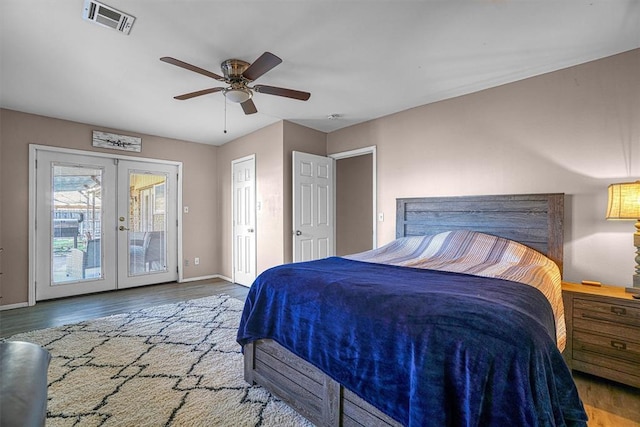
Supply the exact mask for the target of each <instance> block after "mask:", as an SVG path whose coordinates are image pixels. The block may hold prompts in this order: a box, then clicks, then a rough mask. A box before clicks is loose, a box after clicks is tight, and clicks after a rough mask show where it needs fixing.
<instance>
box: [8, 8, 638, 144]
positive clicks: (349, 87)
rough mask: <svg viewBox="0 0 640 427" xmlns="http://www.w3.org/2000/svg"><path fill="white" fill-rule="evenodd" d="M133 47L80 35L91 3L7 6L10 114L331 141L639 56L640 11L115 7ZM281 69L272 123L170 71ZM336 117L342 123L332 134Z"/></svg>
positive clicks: (266, 113) (181, 134)
mask: <svg viewBox="0 0 640 427" xmlns="http://www.w3.org/2000/svg"><path fill="white" fill-rule="evenodd" d="M103 3H105V4H107V5H109V6H111V7H114V8H116V9H118V10H121V11H122V12H125V13H127V14H130V15H133V16H135V17H136V21H135V23H134V25H133V28H132V30H131V33H130V35H128V36H127V35H123V34H121V33H119V32H117V31H115V30H111V29H107V28H104V27H101V26H98V25H95V24H92V23H89V22H87V21H85V20H83V19H82V9H83V0H64V1H62V0H57V1H53V0H1V1H0V43H1V45H0V49H1V50H0V105H1V106H2V107H4V108H8V109H12V110H18V111H24V112H28V113H34V114H41V115H45V116H50V117H56V118H62V119H67V120H73V121H78V122H82V123H89V124H93V125H96V126H102V127H110V128H115V129H119V130H123V131H130V132H140V133H146V134H151V135H160V136H164V137H170V138H177V139H182V140H187V141H193V142H200V143H205V144H214V145H221V144H224V143H225V142H228V141H230V140H233V139H235V138H238V137H239V136H242V135H245V134H248V133H250V132H253V131H255V130H257V129H260V128H262V127H264V126H267V125H269V124H271V123H274V122H276V121H278V120H281V119H284V120H289V121H292V122H295V123H299V124H301V125H304V126H308V127H310V128H314V129H317V130H320V131H324V132H330V131H333V130H337V129H340V128H343V127H346V126H350V125H353V124H356V123H360V122H363V121H367V120H371V119H374V118H377V117H381V116H385V115H388V114H392V113H395V112H398V111H402V110H405V109H408V108H412V107H416V106H419V105H424V104H428V103H432V102H436V101H439V100H443V99H447V98H451V97H455V96H459V95H463V94H467V93H471V92H475V91H478V90H482V89H486V88H489V87H494V86H497V85H501V84H504V83H508V82H512V81H516V80H520V79H524V78H527V77H531V76H534V75H538V74H542V73H546V72H550V71H554V70H558V69H562V68H566V67H569V66H572V65H576V64H580V63H584V62H587V61H592V60H595V59H599V58H603V57H606V56H610V55H614V54H616V53H620V52H624V51H628V50H631V49H635V48H638V47H640V1H638V0H589V1H575V0H563V1H560V0H536V1H533V0H532V1H516V0H504V1H499V0H495V1H488V0H487V1H480V0H477V1H453V0H443V1H397V0H396V1H323V0H306V1H305V0H298V1H268V0H262V1H239V0H235V1H215V0H208V1H204V0H201V1H198V0H173V1H169V0H155V1H154V0H104V1H103ZM265 51H270V52H273V53H274V54H276V55H278V56H279V57H281V58H282V59H283V63H282V64H280V65H279V66H277V67H276V68H274V69H273V70H271V71H269V72H268V73H267V74H265V75H263V76H262V77H261V78H259V79H258V80H257V81H256V84H265V85H271V86H281V87H285V88H290V89H297V90H303V91H307V92H311V99H310V100H309V101H306V102H303V101H297V100H292V99H287V98H281V97H276V96H272V95H267V94H260V93H258V94H255V96H254V102H255V104H256V106H257V108H258V113H257V114H253V115H250V116H245V115H244V113H243V112H242V109H241V107H240V106H239V105H237V104H232V103H228V104H227V113H226V126H227V129H228V133H226V134H225V133H223V130H224V128H225V99H224V96H223V95H222V94H221V93H214V94H210V95H206V96H201V97H198V98H193V99H190V100H186V101H178V100H175V99H173V96H175V95H180V94H184V93H187V92H193V91H196V90H200V89H205V88H210V87H214V86H219V83H218V82H217V81H215V80H213V79H210V78H208V77H205V76H203V75H200V74H196V73H194V72H191V71H187V70H184V69H181V68H179V67H176V66H173V65H169V64H166V63H164V62H161V61H160V60H159V58H160V57H162V56H171V57H174V58H177V59H180V60H182V61H185V62H188V63H190V64H193V65H196V66H198V67H201V68H204V69H207V70H210V71H212V72H214V73H216V74H222V71H221V70H220V63H221V62H222V61H223V60H225V59H229V58H238V59H242V60H245V61H248V62H252V61H253V60H254V59H256V58H257V57H259V56H260V55H261V54H262V53H263V52H265ZM329 114H339V115H340V117H339V118H338V119H335V120H329V119H328V118H327V116H328V115H329Z"/></svg>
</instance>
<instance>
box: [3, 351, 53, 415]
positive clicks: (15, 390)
mask: <svg viewBox="0 0 640 427" xmlns="http://www.w3.org/2000/svg"><path fill="white" fill-rule="evenodd" d="M50 361H51V355H50V354H49V352H48V351H47V350H45V349H44V348H42V347H40V346H39V345H36V344H33V343H29V342H21V341H4V342H0V425H1V426H2V427H14V426H15V427H31V426H44V425H45V418H46V416H47V387H48V381H47V372H48V369H49V362H50Z"/></svg>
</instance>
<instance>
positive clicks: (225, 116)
mask: <svg viewBox="0 0 640 427" xmlns="http://www.w3.org/2000/svg"><path fill="white" fill-rule="evenodd" d="M224 133H227V97H226V96H225V97H224Z"/></svg>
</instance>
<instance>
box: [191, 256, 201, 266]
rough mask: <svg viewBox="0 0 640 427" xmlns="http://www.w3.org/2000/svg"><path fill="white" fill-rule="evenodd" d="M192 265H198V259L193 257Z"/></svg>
mask: <svg viewBox="0 0 640 427" xmlns="http://www.w3.org/2000/svg"><path fill="white" fill-rule="evenodd" d="M193 263H194V264H195V265H198V264H200V258H198V257H195V259H194V260H193Z"/></svg>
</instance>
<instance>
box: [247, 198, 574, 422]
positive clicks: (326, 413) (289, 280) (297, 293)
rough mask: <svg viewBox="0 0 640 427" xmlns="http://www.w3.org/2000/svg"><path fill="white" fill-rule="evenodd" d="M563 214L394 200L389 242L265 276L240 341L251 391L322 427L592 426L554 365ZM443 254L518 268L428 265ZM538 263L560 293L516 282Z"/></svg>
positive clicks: (508, 201) (485, 202)
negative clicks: (259, 390) (261, 390)
mask: <svg viewBox="0 0 640 427" xmlns="http://www.w3.org/2000/svg"><path fill="white" fill-rule="evenodd" d="M563 205H564V196H563V195H562V194H535V195H499V196H465V197H431V198H410V199H398V200H397V215H396V237H397V238H398V240H396V241H395V242H392V243H390V244H389V245H385V246H383V247H382V248H379V249H377V250H374V251H370V252H366V253H363V254H354V255H353V256H349V257H341V258H339V257H331V258H327V259H324V260H318V261H311V262H307V263H297V264H289V265H284V266H278V267H274V268H273V269H270V270H267V271H265V272H264V273H263V274H261V275H260V276H259V277H258V278H257V279H256V282H255V283H254V284H253V286H252V288H251V290H250V292H249V295H248V296H247V302H246V304H245V309H244V312H243V316H242V320H241V324H240V328H239V330H238V342H239V343H240V344H241V345H243V351H244V361H245V374H244V375H245V380H246V381H247V382H249V383H255V384H260V385H262V386H264V387H265V388H267V389H268V390H270V391H271V392H272V393H274V394H275V395H276V396H278V397H280V398H281V399H282V400H284V401H285V402H287V403H288V404H289V405H291V406H292V407H293V408H294V409H296V410H297V411H298V412H300V413H301V414H302V415H303V416H305V417H306V418H307V419H309V420H310V421H311V422H313V423H314V424H316V425H320V426H340V425H343V426H351V425H353V426H399V425H409V426H417V425H483V426H484V425H586V414H585V413H584V409H583V407H582V403H581V401H580V398H579V396H578V394H577V390H576V388H575V384H574V383H573V380H572V378H571V374H570V371H569V369H568V368H567V366H566V364H565V363H564V360H563V359H562V355H561V350H562V348H563V346H564V338H565V331H564V316H563V313H562V304H561V295H560V291H559V285H560V283H559V280H560V274H561V271H562V270H561V269H562V243H563V237H562V232H563V231H562V221H563V215H564V210H563ZM456 242H457V243H456ZM477 242H481V243H480V244H478V243H477ZM487 242H488V243H487ZM443 247H446V248H447V249H446V250H443V249H442V248H443ZM531 248H532V249H535V251H532V250H531ZM441 252H442V253H446V254H447V255H446V256H444V258H448V257H450V258H452V259H456V260H457V259H459V258H460V256H459V254H460V253H464V254H465V256H464V258H465V259H466V258H469V256H470V257H471V258H477V253H478V252H481V253H483V255H481V258H491V256H493V255H492V254H496V253H497V254H498V255H497V257H498V258H500V259H502V258H505V257H507V258H509V257H512V256H514V254H516V255H515V256H518V257H520V258H521V259H519V260H518V262H517V263H518V268H512V267H507V268H498V269H497V270H496V267H495V266H493V265H483V266H481V267H480V268H477V267H475V266H473V265H471V266H469V265H467V264H464V263H463V264H462V266H460V265H458V264H456V262H453V263H450V262H445V263H444V264H443V265H440V266H434V265H433V262H434V259H436V261H437V262H436V264H437V263H439V262H440V261H441V259H440V258H438V257H435V258H434V257H433V255H434V253H438V254H440V253H441ZM417 253H419V254H420V255H419V256H416V255H415V254H417ZM452 253H453V254H454V255H453V256H451V255H450V254H452ZM505 254H506V255H505ZM532 254H533V255H532ZM536 254H537V255H536ZM540 254H544V255H545V256H542V255H540ZM534 258H535V264H536V265H535V267H532V268H529V267H526V268H524V270H523V265H522V262H521V261H522V259H526V260H527V262H529V260H530V259H534ZM507 261H509V262H511V261H510V259H508V260H507ZM465 262H466V261H465ZM545 263H546V264H545ZM538 264H539V265H538ZM543 264H544V268H545V269H547V268H549V271H552V273H551V276H553V275H554V274H555V275H556V276H557V277H555V278H552V279H551V282H553V283H555V284H552V285H549V286H547V285H544V286H545V287H542V285H541V286H540V287H538V285H535V286H533V285H531V283H529V284H523V283H520V282H519V281H518V280H519V278H520V277H524V278H525V281H529V280H530V279H531V278H534V281H535V280H538V279H539V276H541V275H542V273H540V271H542V270H540V268H542V267H540V266H541V265H543ZM436 267H437V268H438V269H434V268H436ZM496 271H497V272H498V274H496ZM554 271H555V273H553V272H554ZM507 273H508V274H507ZM544 276H545V278H544V280H541V282H545V283H546V282H547V281H548V280H547V278H546V276H547V274H546V273H544ZM554 286H555V287H556V291H555V292H556V295H555V297H554V296H553V293H554V291H553V290H549V289H551V288H553V287H554ZM554 298H555V301H554ZM558 300H559V302H558Z"/></svg>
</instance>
